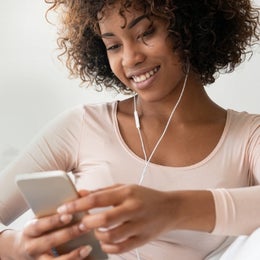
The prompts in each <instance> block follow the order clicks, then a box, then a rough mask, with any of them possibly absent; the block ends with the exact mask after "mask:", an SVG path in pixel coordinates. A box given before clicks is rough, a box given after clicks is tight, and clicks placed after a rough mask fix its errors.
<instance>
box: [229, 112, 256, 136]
mask: <svg viewBox="0 0 260 260" xmlns="http://www.w3.org/2000/svg"><path fill="white" fill-rule="evenodd" d="M228 118H229V124H230V126H231V128H233V129H235V130H236V131H237V132H238V133H243V134H246V133H248V134H249V135H251V134H252V133H255V132H259V134H260V114H254V113H249V112H246V111H242V112H240V111H235V110H231V109H229V110H228Z"/></svg>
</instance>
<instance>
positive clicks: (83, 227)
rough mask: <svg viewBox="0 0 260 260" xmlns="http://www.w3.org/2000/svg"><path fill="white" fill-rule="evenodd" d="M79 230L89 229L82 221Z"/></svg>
mask: <svg viewBox="0 0 260 260" xmlns="http://www.w3.org/2000/svg"><path fill="white" fill-rule="evenodd" d="M79 230H80V231H85V230H87V227H86V226H85V225H84V224H83V223H80V224H79Z"/></svg>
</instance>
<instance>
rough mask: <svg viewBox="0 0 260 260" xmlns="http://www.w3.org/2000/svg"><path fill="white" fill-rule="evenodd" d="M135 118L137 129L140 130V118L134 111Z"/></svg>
mask: <svg viewBox="0 0 260 260" xmlns="http://www.w3.org/2000/svg"><path fill="white" fill-rule="evenodd" d="M134 117H135V126H136V128H138V129H140V121H139V116H138V113H137V111H136V110H135V111H134Z"/></svg>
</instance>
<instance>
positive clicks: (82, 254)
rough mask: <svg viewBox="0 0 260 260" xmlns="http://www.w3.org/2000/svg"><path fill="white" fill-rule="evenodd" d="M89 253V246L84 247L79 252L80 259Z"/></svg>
mask: <svg viewBox="0 0 260 260" xmlns="http://www.w3.org/2000/svg"><path fill="white" fill-rule="evenodd" d="M91 251H92V247H91V246H85V247H83V248H82V249H81V250H80V251H79V255H80V257H82V258H85V257H87V256H88V255H89V254H90V252H91Z"/></svg>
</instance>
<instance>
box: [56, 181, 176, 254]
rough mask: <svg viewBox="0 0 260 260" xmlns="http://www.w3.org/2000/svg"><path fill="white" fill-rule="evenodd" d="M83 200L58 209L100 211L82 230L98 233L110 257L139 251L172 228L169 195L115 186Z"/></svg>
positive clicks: (86, 194)
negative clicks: (91, 230) (134, 249)
mask: <svg viewBox="0 0 260 260" xmlns="http://www.w3.org/2000/svg"><path fill="white" fill-rule="evenodd" d="M81 196H82V197H81V198H79V199H78V200H76V201H73V202H71V203H68V204H66V205H64V206H62V207H60V208H59V209H58V212H59V213H75V212H79V211H86V210H91V209H94V208H98V207H109V206H112V207H110V208H108V209H106V210H104V211H102V212H99V213H96V214H89V215H86V216H85V217H84V218H83V219H82V222H81V224H80V226H79V228H80V229H82V230H84V229H92V228H93V229H95V234H96V237H97V239H99V240H100V242H101V245H102V249H103V250H104V251H105V252H107V253H111V254H116V253H122V252H126V251H129V250H131V249H133V248H136V247H139V246H141V245H143V244H145V243H147V242H148V241H150V240H152V239H154V238H155V237H157V236H158V235H159V234H161V233H162V232H165V231H168V230H170V229H171V228H172V224H173V219H172V218H173V217H172V216H173V214H172V212H174V211H175V206H176V205H174V203H172V202H171V201H170V199H169V196H168V193H167V192H162V191H157V190H153V189H149V188H145V187H142V186H138V185H115V186H111V187H108V188H104V189H101V190H97V191H94V192H91V193H89V192H84V191H82V192H81Z"/></svg>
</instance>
